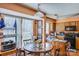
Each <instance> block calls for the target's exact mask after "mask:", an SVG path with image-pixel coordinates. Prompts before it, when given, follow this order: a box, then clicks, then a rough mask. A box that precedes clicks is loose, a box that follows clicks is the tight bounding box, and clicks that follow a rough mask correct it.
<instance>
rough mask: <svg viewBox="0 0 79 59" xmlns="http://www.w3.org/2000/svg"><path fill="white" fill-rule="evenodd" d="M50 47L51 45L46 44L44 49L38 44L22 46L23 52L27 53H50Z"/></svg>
mask: <svg viewBox="0 0 79 59" xmlns="http://www.w3.org/2000/svg"><path fill="white" fill-rule="evenodd" d="M52 47H53V46H52V44H51V43H48V42H46V43H45V47H43V46H42V44H38V43H28V44H26V45H25V46H24V50H26V51H29V52H47V51H50V50H51V49H52Z"/></svg>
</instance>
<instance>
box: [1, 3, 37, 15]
mask: <svg viewBox="0 0 79 59" xmlns="http://www.w3.org/2000/svg"><path fill="white" fill-rule="evenodd" d="M0 8H6V9H10V10H13V11H17V12H21V13H25V14H29V15H34V14H35V12H36V11H35V10H32V9H30V8H28V7H24V6H22V5H20V4H15V3H0Z"/></svg>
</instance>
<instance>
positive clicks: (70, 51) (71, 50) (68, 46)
mask: <svg viewBox="0 0 79 59" xmlns="http://www.w3.org/2000/svg"><path fill="white" fill-rule="evenodd" d="M70 47H71V44H70V42H67V44H66V56H72V55H74V56H76V54H77V50H76V49H71V48H70Z"/></svg>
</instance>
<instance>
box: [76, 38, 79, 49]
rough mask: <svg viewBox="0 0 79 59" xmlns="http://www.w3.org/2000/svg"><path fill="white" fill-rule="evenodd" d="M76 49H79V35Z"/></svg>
mask: <svg viewBox="0 0 79 59" xmlns="http://www.w3.org/2000/svg"><path fill="white" fill-rule="evenodd" d="M76 49H79V37H76Z"/></svg>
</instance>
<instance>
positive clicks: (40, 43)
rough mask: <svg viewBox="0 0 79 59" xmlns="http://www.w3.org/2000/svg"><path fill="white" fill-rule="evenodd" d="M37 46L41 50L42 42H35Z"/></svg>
mask: <svg viewBox="0 0 79 59" xmlns="http://www.w3.org/2000/svg"><path fill="white" fill-rule="evenodd" d="M37 45H38V48H39V49H41V48H42V40H37Z"/></svg>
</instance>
